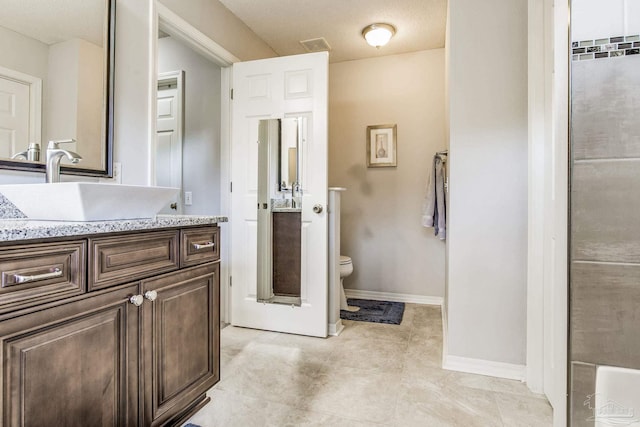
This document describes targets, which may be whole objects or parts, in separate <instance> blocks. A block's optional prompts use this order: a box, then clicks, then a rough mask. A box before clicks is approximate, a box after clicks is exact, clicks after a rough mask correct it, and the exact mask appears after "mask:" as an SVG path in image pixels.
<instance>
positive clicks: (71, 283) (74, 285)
mask: <svg viewBox="0 0 640 427" xmlns="http://www.w3.org/2000/svg"><path fill="white" fill-rule="evenodd" d="M86 247H87V246H86V243H85V242H84V241H73V242H67V243H50V244H33V245H23V246H11V247H9V248H7V249H2V251H0V277H1V279H0V280H1V281H2V285H1V287H0V313H6V312H9V311H13V310H17V309H21V308H26V307H31V306H34V305H38V304H43V303H46V302H50V301H55V300H59V299H62V298H67V297H71V296H74V295H79V294H82V293H84V292H85V291H86V283H85V264H86V262H85V256H86V255H85V254H86Z"/></svg>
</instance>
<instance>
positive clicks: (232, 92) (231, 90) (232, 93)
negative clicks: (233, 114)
mask: <svg viewBox="0 0 640 427" xmlns="http://www.w3.org/2000/svg"><path fill="white" fill-rule="evenodd" d="M231 100H232V101H233V89H231Z"/></svg>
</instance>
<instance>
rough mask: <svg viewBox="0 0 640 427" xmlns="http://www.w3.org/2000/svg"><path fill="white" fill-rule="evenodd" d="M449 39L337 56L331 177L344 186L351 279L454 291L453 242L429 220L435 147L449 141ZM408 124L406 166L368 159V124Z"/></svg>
mask: <svg viewBox="0 0 640 427" xmlns="http://www.w3.org/2000/svg"><path fill="white" fill-rule="evenodd" d="M444 77H445V76H444V49H435V50H429V51H421V52H415V53H409V54H403V55H394V56H387V57H379V58H373V59H365V60H358V61H348V62H340V63H334V64H330V66H329V185H330V186H339V187H346V188H347V191H346V192H345V193H343V194H342V216H341V220H342V226H341V240H342V244H341V246H342V248H341V250H342V253H343V254H344V255H348V256H350V257H351V258H352V259H353V264H354V273H353V274H352V275H351V276H350V277H348V278H347V279H345V287H346V288H351V289H358V290H367V291H379V292H392V293H403V294H413V295H421V296H436V297H442V296H443V295H444V262H445V261H444V247H445V245H444V242H442V241H440V240H438V239H436V238H435V237H434V235H433V229H432V228H430V229H426V228H424V227H422V225H421V207H422V202H423V198H424V196H425V187H426V181H427V174H428V173H429V172H430V171H431V167H432V160H433V155H434V153H435V152H436V151H438V150H442V149H444V148H445V100H444ZM388 123H395V124H397V125H398V153H397V155H398V162H397V164H398V166H397V167H396V168H367V166H366V143H365V142H366V128H367V126H368V125H379V124H388Z"/></svg>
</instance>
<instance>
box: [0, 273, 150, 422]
mask: <svg viewBox="0 0 640 427" xmlns="http://www.w3.org/2000/svg"><path fill="white" fill-rule="evenodd" d="M137 291H138V285H137V284H136V285H128V286H121V287H119V288H117V289H115V290H112V291H109V292H102V293H99V294H97V295H96V296H93V297H90V298H86V299H83V300H80V301H75V302H71V303H68V304H62V305H59V306H55V307H52V308H48V309H46V310H42V311H38V312H33V313H30V314H26V315H23V316H20V317H15V318H11V319H8V320H4V321H2V322H0V344H1V349H2V350H1V353H0V356H1V357H2V366H3V369H2V371H1V373H0V376H2V387H3V388H2V418H1V419H2V425H3V426H33V427H39V426H67V427H69V426H78V427H86V426H127V425H137V424H139V423H138V414H139V412H138V389H139V388H138V385H139V383H138V377H139V376H138V366H139V365H138V363H139V352H138V349H139V346H140V343H139V339H138V335H139V318H140V311H139V308H138V307H136V306H134V305H133V304H131V303H129V297H130V296H131V295H134V294H136V293H137Z"/></svg>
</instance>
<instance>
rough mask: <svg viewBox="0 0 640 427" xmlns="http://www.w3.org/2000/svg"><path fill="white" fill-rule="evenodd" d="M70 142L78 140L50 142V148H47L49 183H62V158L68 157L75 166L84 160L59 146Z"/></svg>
mask: <svg viewBox="0 0 640 427" xmlns="http://www.w3.org/2000/svg"><path fill="white" fill-rule="evenodd" d="M70 142H76V140H75V139H65V140H62V141H49V146H48V147H47V170H46V172H47V183H52V182H60V160H62V156H67V159H69V160H70V161H71V163H74V164H75V163H78V162H79V161H80V160H82V157H81V156H80V155H79V154H78V153H74V152H73V151H68V150H64V149H62V148H60V147H59V146H58V144H65V143H70Z"/></svg>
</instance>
